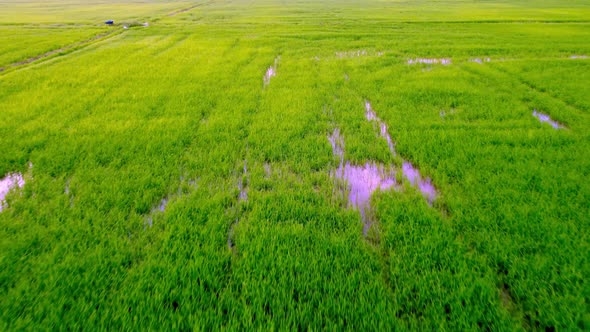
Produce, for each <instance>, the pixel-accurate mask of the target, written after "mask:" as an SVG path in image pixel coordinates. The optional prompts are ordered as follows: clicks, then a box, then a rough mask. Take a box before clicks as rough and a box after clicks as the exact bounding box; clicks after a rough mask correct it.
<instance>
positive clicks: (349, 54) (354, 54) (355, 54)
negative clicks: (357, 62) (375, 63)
mask: <svg viewBox="0 0 590 332" xmlns="http://www.w3.org/2000/svg"><path fill="white" fill-rule="evenodd" d="M383 54H384V53H383V52H382V51H379V52H371V53H370V52H367V50H352V51H342V52H336V57H337V58H338V59H346V58H359V57H362V56H371V55H373V56H382V55H383Z"/></svg>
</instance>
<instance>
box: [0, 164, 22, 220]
mask: <svg viewBox="0 0 590 332" xmlns="http://www.w3.org/2000/svg"><path fill="white" fill-rule="evenodd" d="M24 185H25V179H24V178H23V175H22V174H21V173H8V174H7V175H6V176H5V177H4V178H2V179H0V212H2V210H3V209H4V207H5V205H6V201H5V198H6V195H8V193H9V192H10V191H11V190H13V189H14V188H17V187H18V188H22V187H23V186H24Z"/></svg>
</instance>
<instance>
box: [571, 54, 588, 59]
mask: <svg viewBox="0 0 590 332" xmlns="http://www.w3.org/2000/svg"><path fill="white" fill-rule="evenodd" d="M570 59H574V60H575V59H588V56H587V55H572V56H570Z"/></svg>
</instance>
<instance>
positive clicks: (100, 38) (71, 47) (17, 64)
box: [0, 30, 123, 74]
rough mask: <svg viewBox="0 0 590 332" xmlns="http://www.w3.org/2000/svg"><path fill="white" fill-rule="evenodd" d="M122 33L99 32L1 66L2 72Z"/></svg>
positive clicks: (0, 72)
mask: <svg viewBox="0 0 590 332" xmlns="http://www.w3.org/2000/svg"><path fill="white" fill-rule="evenodd" d="M121 33H123V30H111V31H109V32H105V33H101V34H98V35H96V36H94V37H92V38H90V39H87V40H84V41H81V42H76V43H74V44H71V45H68V46H64V47H61V48H58V49H55V50H52V51H49V52H46V53H43V54H40V55H37V56H34V57H31V58H28V59H26V60H21V61H18V62H14V63H11V64H8V65H6V66H4V67H1V68H0V74H3V73H4V74H5V73H8V72H12V71H13V70H18V69H21V68H23V67H26V66H27V65H30V64H35V65H37V64H40V63H43V62H44V61H47V60H50V59H53V58H54V57H55V56H57V55H59V56H66V55H68V54H70V53H72V52H74V51H79V50H83V49H84V48H86V47H88V46H90V45H93V44H95V43H98V42H103V41H107V40H108V39H110V38H113V37H115V36H117V35H119V34H121Z"/></svg>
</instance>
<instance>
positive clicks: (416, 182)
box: [402, 161, 437, 204]
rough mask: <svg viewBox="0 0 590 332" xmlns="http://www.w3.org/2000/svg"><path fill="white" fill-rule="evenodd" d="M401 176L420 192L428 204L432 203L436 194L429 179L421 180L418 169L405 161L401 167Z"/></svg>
mask: <svg viewBox="0 0 590 332" xmlns="http://www.w3.org/2000/svg"><path fill="white" fill-rule="evenodd" d="M402 174H403V175H404V177H405V178H406V179H408V181H409V182H410V184H411V185H412V186H414V187H417V188H418V190H420V192H421V193H422V195H423V196H424V197H425V198H426V199H427V200H428V203H430V204H432V202H434V199H435V198H436V195H437V193H436V189H435V188H434V186H433V185H432V182H431V180H430V178H426V179H423V178H422V176H421V175H420V172H419V171H418V169H417V168H415V167H414V166H413V165H412V164H411V163H409V162H407V161H405V162H404V163H403V165H402Z"/></svg>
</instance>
